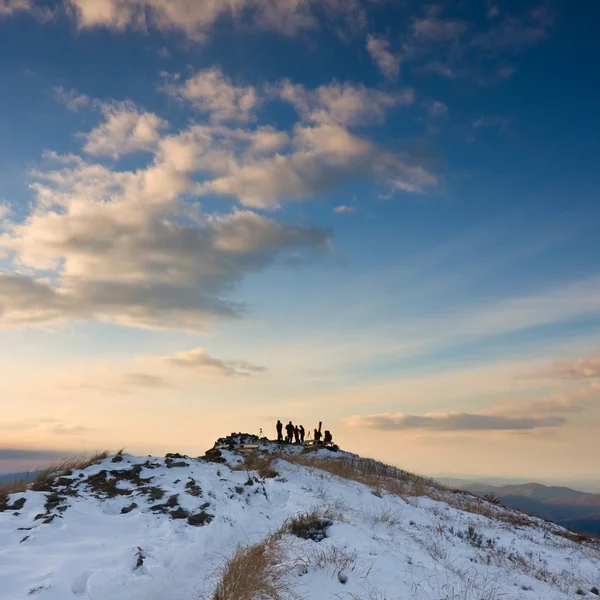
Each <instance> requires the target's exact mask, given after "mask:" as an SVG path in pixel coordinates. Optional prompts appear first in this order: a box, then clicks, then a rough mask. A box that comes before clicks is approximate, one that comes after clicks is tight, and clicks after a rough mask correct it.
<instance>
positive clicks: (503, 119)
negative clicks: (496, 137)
mask: <svg viewBox="0 0 600 600" xmlns="http://www.w3.org/2000/svg"><path fill="white" fill-rule="evenodd" d="M471 125H472V127H473V129H478V130H482V129H490V128H493V129H498V130H499V131H506V129H507V128H508V126H509V125H510V118H509V117H507V116H505V115H488V116H484V117H479V118H478V119H475V120H474V121H472V122H471Z"/></svg>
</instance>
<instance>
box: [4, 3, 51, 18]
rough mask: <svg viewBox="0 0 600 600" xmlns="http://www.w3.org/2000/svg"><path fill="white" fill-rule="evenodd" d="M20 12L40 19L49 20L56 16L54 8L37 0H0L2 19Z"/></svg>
mask: <svg viewBox="0 0 600 600" xmlns="http://www.w3.org/2000/svg"><path fill="white" fill-rule="evenodd" d="M19 13H27V14H30V15H32V16H33V17H34V18H36V19H38V21H48V20H50V19H52V17H53V16H54V11H53V9H51V8H49V7H47V6H43V5H40V4H39V3H38V2H37V1H36V0H0V19H3V18H9V17H13V16H15V15H17V14H19Z"/></svg>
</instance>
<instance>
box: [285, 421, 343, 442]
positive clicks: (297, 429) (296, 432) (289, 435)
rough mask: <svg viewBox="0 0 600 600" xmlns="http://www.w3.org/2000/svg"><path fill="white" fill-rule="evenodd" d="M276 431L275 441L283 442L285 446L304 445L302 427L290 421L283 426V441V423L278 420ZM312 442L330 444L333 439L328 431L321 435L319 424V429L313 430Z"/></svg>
mask: <svg viewBox="0 0 600 600" xmlns="http://www.w3.org/2000/svg"><path fill="white" fill-rule="evenodd" d="M275 428H276V429H277V441H278V442H285V443H286V444H293V443H296V444H304V437H305V435H306V430H305V429H304V426H302V425H294V424H293V423H292V422H291V421H290V422H289V423H288V424H287V425H286V426H285V440H284V439H283V423H282V422H281V421H280V420H279V419H278V420H277V424H276V425H275ZM314 435H315V437H314V440H315V444H331V443H332V442H333V438H332V436H331V432H330V431H327V430H326V431H325V433H324V434H322V433H321V424H320V423H319V429H315V431H314ZM309 437H310V434H309Z"/></svg>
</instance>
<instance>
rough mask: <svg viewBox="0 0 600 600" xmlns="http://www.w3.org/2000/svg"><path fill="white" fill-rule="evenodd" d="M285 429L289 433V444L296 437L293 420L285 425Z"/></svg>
mask: <svg viewBox="0 0 600 600" xmlns="http://www.w3.org/2000/svg"><path fill="white" fill-rule="evenodd" d="M285 431H286V433H287V435H286V437H285V441H286V442H287V443H288V444H291V443H292V440H293V439H294V426H293V425H292V422H291V421H290V422H289V423H288V424H287V425H286V426H285Z"/></svg>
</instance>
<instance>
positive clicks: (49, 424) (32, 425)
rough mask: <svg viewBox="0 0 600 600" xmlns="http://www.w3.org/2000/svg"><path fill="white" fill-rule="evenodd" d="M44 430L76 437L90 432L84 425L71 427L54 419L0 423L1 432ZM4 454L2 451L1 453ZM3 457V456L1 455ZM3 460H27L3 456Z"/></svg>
mask: <svg viewBox="0 0 600 600" xmlns="http://www.w3.org/2000/svg"><path fill="white" fill-rule="evenodd" d="M33 430H43V431H45V432H47V433H53V434H55V435H76V434H78V433H84V432H86V431H88V428H87V427H83V426H82V425H69V424H66V423H63V422H62V421H59V420H57V419H53V418H36V419H24V420H22V421H9V422H0V431H33ZM0 452H2V451H0ZM0 456H2V454H0ZM2 458H27V457H26V456H23V457H20V456H2Z"/></svg>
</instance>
